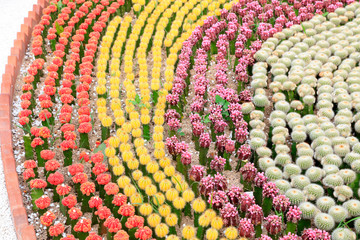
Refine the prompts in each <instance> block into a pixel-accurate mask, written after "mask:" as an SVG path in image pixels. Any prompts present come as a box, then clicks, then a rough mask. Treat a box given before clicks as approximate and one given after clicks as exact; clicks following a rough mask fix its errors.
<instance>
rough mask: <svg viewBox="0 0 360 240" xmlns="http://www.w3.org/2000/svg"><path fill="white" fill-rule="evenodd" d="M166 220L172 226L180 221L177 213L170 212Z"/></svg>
mask: <svg viewBox="0 0 360 240" xmlns="http://www.w3.org/2000/svg"><path fill="white" fill-rule="evenodd" d="M165 222H166V224H167V225H169V226H170V227H174V226H175V225H176V224H177V222H178V217H177V216H176V214H174V213H170V214H169V215H167V216H166V218H165Z"/></svg>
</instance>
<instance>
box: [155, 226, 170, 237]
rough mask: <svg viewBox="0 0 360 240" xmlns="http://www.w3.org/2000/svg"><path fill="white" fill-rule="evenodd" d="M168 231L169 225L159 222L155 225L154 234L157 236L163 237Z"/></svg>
mask: <svg viewBox="0 0 360 240" xmlns="http://www.w3.org/2000/svg"><path fill="white" fill-rule="evenodd" d="M168 233H169V227H168V226H167V225H166V224H164V223H160V224H159V225H157V226H156V227H155V234H156V236H158V237H159V238H163V237H165V236H166V235H167V234H168Z"/></svg>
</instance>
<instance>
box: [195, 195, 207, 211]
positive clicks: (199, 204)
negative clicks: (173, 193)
mask: <svg viewBox="0 0 360 240" xmlns="http://www.w3.org/2000/svg"><path fill="white" fill-rule="evenodd" d="M192 207H193V209H194V211H195V212H197V213H202V212H204V211H205V207H206V203H205V201H204V200H202V199H201V198H196V199H195V200H194V201H193V202H192Z"/></svg>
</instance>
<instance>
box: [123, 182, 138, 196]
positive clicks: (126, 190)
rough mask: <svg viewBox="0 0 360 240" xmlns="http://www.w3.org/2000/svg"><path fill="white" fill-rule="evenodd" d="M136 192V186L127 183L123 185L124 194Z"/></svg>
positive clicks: (129, 194) (128, 194)
mask: <svg viewBox="0 0 360 240" xmlns="http://www.w3.org/2000/svg"><path fill="white" fill-rule="evenodd" d="M135 193H136V188H135V187H134V185H132V184H128V185H126V186H125V187H124V194H125V195H126V196H128V197H130V196H132V195H134V194H135Z"/></svg>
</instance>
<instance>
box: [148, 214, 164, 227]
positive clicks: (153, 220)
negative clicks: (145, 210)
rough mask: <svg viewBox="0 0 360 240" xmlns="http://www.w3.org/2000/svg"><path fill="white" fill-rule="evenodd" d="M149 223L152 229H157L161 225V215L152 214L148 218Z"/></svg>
mask: <svg viewBox="0 0 360 240" xmlns="http://www.w3.org/2000/svg"><path fill="white" fill-rule="evenodd" d="M147 222H148V224H149V226H150V227H152V228H154V227H156V225H158V224H160V222H161V217H160V215H159V214H156V213H152V214H150V215H149V216H148V217H147Z"/></svg>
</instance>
